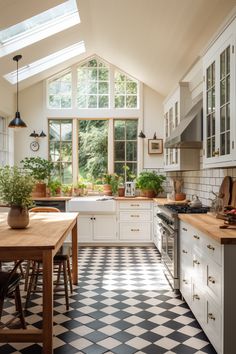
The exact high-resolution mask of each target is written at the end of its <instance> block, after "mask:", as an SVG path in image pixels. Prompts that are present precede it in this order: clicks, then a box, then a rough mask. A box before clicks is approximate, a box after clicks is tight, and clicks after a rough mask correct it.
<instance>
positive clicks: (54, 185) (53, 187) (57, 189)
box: [48, 179, 62, 197]
mask: <svg viewBox="0 0 236 354" xmlns="http://www.w3.org/2000/svg"><path fill="white" fill-rule="evenodd" d="M61 186H62V184H61V182H60V181H59V180H58V179H54V180H50V181H49V182H48V188H49V189H50V192H51V195H52V196H54V197H55V196H60V195H61Z"/></svg>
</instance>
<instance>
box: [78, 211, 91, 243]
mask: <svg viewBox="0 0 236 354" xmlns="http://www.w3.org/2000/svg"><path fill="white" fill-rule="evenodd" d="M92 235H93V216H92V215H79V220H78V241H79V242H91V241H92V239H93V237H92Z"/></svg>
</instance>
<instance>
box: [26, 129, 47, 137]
mask: <svg viewBox="0 0 236 354" xmlns="http://www.w3.org/2000/svg"><path fill="white" fill-rule="evenodd" d="M46 136H47V135H46V134H45V133H44V131H43V130H42V131H41V133H40V134H38V133H36V131H35V130H34V131H33V133H31V134H30V137H31V138H45V137H46Z"/></svg>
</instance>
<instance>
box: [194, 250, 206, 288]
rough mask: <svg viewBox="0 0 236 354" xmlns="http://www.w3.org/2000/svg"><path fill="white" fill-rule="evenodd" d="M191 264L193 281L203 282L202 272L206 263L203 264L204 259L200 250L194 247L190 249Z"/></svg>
mask: <svg viewBox="0 0 236 354" xmlns="http://www.w3.org/2000/svg"><path fill="white" fill-rule="evenodd" d="M192 265H193V268H192V269H193V271H192V276H193V279H194V280H195V281H197V282H198V283H203V274H204V269H205V268H206V265H205V264H204V259H203V255H202V252H201V251H200V250H199V251H198V250H196V249H194V250H193V251H192Z"/></svg>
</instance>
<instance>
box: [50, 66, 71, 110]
mask: <svg viewBox="0 0 236 354" xmlns="http://www.w3.org/2000/svg"><path fill="white" fill-rule="evenodd" d="M71 81H72V76H71V72H67V73H64V74H62V75H60V76H59V77H57V78H53V79H51V80H50V81H49V82H48V100H49V102H48V107H49V108H71V99H72V90H71V84H72V82H71Z"/></svg>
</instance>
